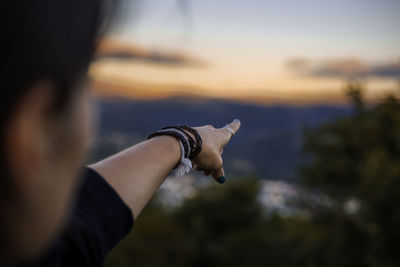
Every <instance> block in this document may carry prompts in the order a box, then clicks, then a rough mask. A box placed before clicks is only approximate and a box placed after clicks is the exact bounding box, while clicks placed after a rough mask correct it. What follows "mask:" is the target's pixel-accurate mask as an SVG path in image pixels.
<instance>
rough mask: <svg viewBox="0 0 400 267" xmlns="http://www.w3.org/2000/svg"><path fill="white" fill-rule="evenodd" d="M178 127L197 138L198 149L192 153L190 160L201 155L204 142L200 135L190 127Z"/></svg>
mask: <svg viewBox="0 0 400 267" xmlns="http://www.w3.org/2000/svg"><path fill="white" fill-rule="evenodd" d="M178 127H180V128H181V130H182V129H183V130H186V131H189V132H190V133H192V134H193V135H194V137H195V138H196V147H195V149H194V151H191V152H192V153H191V155H190V156H189V158H190V159H194V158H195V157H197V155H198V154H199V153H200V151H201V147H202V144H203V141H202V140H201V137H200V135H199V133H198V132H197V131H196V130H195V129H193V128H191V127H189V126H185V125H179V126H178Z"/></svg>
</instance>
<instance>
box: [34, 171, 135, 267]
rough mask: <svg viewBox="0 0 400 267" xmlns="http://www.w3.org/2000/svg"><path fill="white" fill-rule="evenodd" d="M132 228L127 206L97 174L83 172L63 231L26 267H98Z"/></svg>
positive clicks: (130, 213)
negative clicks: (38, 258) (47, 249)
mask: <svg viewBox="0 0 400 267" xmlns="http://www.w3.org/2000/svg"><path fill="white" fill-rule="evenodd" d="M132 226H133V215H132V212H131V210H130V209H129V208H128V206H126V204H125V203H124V202H123V201H122V199H121V198H120V197H119V195H118V194H117V193H116V192H115V191H114V189H113V188H112V187H111V186H110V185H109V184H108V183H107V182H106V181H105V180H104V179H103V178H102V177H101V176H100V175H99V174H98V173H97V172H95V171H94V170H92V169H90V168H86V169H85V170H84V177H83V181H82V184H81V188H80V190H79V193H78V196H77V199H76V203H75V206H74V210H73V213H72V215H71V217H70V221H69V223H68V224H67V227H66V229H65V230H64V232H63V234H62V235H61V236H60V237H59V239H58V240H57V241H56V242H55V243H54V244H53V246H52V247H51V248H50V249H49V251H48V252H46V253H45V254H44V256H43V257H42V259H41V260H39V261H38V262H36V263H34V264H31V265H30V266H52V267H58V266H101V265H102V264H103V263H104V260H105V257H106V255H107V253H108V252H110V250H111V249H112V248H114V247H115V246H116V245H117V243H118V242H119V241H121V239H122V238H123V237H124V236H125V235H126V234H127V233H128V232H129V231H130V229H131V228H132Z"/></svg>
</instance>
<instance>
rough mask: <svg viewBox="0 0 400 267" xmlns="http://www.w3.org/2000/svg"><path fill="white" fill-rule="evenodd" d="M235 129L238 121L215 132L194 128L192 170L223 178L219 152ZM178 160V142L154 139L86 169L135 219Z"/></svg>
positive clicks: (167, 137) (238, 123)
mask: <svg viewBox="0 0 400 267" xmlns="http://www.w3.org/2000/svg"><path fill="white" fill-rule="evenodd" d="M239 127H240V122H239V120H234V121H233V122H231V123H230V124H227V125H226V126H225V127H223V128H218V129H216V128H214V127H212V126H210V125H207V126H202V127H195V128H194V129H196V130H197V132H198V133H199V135H200V136H201V138H202V140H203V145H202V150H201V152H200V154H199V155H198V156H197V157H196V158H194V159H193V164H194V167H195V169H197V170H203V171H204V172H205V174H206V175H208V174H212V176H213V177H214V178H215V179H217V178H219V177H220V176H223V175H224V171H223V168H222V157H221V154H222V149H223V147H224V146H225V145H226V144H227V143H228V142H229V140H230V138H231V137H232V135H233V134H234V133H236V132H237V131H238V130H239ZM180 158H181V148H180V145H179V141H178V140H177V139H175V138H174V137H171V136H158V137H154V138H152V139H150V140H146V141H144V142H141V143H139V144H137V145H135V146H133V147H130V148H128V149H126V150H124V151H122V152H120V153H117V154H115V155H113V156H111V157H109V158H106V159H104V160H102V161H99V162H97V163H95V164H93V165H90V166H89V167H90V168H92V169H94V170H95V171H97V172H98V173H99V174H100V175H102V176H103V177H104V179H106V180H107V181H108V183H109V184H110V185H111V186H112V187H113V188H114V189H115V191H117V193H118V194H119V195H120V197H121V198H122V199H123V200H124V202H125V203H126V204H127V205H128V206H129V207H130V208H131V210H132V212H133V214H134V216H135V218H136V217H138V216H139V214H140V213H141V211H142V210H143V208H144V207H145V206H146V204H147V203H148V202H149V200H150V199H151V197H152V196H153V194H154V193H155V192H156V191H157V189H158V188H159V186H160V185H161V183H162V182H163V181H164V179H165V178H166V177H167V175H168V174H169V173H170V171H171V170H172V169H173V168H174V167H175V166H176V164H177V163H178V162H179V160H180Z"/></svg>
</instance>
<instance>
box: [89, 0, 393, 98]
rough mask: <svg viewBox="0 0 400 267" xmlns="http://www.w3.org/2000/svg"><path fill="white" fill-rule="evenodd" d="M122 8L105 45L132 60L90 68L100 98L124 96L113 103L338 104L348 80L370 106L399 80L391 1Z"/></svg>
mask: <svg viewBox="0 0 400 267" xmlns="http://www.w3.org/2000/svg"><path fill="white" fill-rule="evenodd" d="M129 3H130V4H129ZM129 3H128V4H126V5H125V6H124V10H125V11H126V12H125V14H124V16H123V19H122V22H121V23H120V24H118V27H116V29H115V30H114V31H113V32H112V34H111V35H110V36H109V37H108V39H109V40H112V42H114V43H116V44H118V43H122V44H124V47H128V46H132V47H133V48H134V52H132V53H131V54H130V55H128V56H127V55H124V58H123V59H121V57H115V56H109V57H104V58H100V59H99V60H97V61H96V62H95V63H94V64H93V65H92V67H91V75H92V76H93V78H94V80H96V81H99V82H101V83H103V84H106V85H107V86H103V87H108V88H107V89H106V90H109V91H110V92H113V87H118V86H119V87H120V88H123V90H119V91H118V90H114V92H117V94H118V93H121V94H125V95H130V96H135V94H136V93H137V92H140V93H138V94H137V95H146V94H148V95H157V94H161V95H162V94H164V93H168V92H178V93H179V92H183V93H185V92H186V93H196V94H197V93H198V94H202V95H208V96H217V97H228V98H229V97H242V98H246V97H253V98H263V99H264V98H265V99H275V100H278V102H279V99H282V100H293V101H297V100H302V99H305V100H306V101H308V100H310V101H311V102H313V101H314V100H315V101H317V102H318V101H322V102H323V101H329V100H332V99H336V98H340V97H341V95H342V89H343V85H344V82H343V81H344V80H345V79H348V78H357V79H359V80H361V81H363V82H364V83H365V84H366V86H367V88H368V91H367V93H368V94H369V96H370V97H375V96H379V95H381V94H382V93H384V92H386V91H387V90H393V89H394V88H395V87H396V86H397V84H398V80H399V79H400V34H399V33H400V15H399V14H400V1H398V0H380V1H379V0H375V1H372V0H335V1H328V0H326V1H324V0H312V1H311V0H303V1H299V0H280V1H278V0H274V1H273V0H249V1H244V0H241V1H239V0H217V1H216V0H214V1H212V0H192V1H189V0H187V1H184V0H180V1H179V0H163V1H156V0H147V1H144V0H142V1H136V2H135V1H130V2H129ZM109 43H110V42H109ZM110 46H112V45H110ZM114 46H115V47H114V50H118V48H119V47H120V46H118V45H114ZM114 52H115V51H114ZM111 54H112V53H111ZM138 54H140V55H139V56H138ZM154 55H156V56H154ZM147 57H148V58H147ZM171 59H172V61H171ZM146 92H147V93H146Z"/></svg>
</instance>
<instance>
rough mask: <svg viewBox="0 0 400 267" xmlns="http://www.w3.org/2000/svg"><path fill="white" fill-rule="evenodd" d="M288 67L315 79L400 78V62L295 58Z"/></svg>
mask: <svg viewBox="0 0 400 267" xmlns="http://www.w3.org/2000/svg"><path fill="white" fill-rule="evenodd" d="M287 67H288V68H289V69H290V70H292V71H294V72H297V73H299V74H302V75H309V76H314V77H338V78H345V79H346V78H366V77H386V78H400V61H398V62H383V63H375V64H373V63H367V62H365V61H363V60H361V59H357V58H345V59H337V60H323V61H320V62H315V61H312V60H309V59H305V58H295V59H291V60H289V61H288V62H287Z"/></svg>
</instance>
